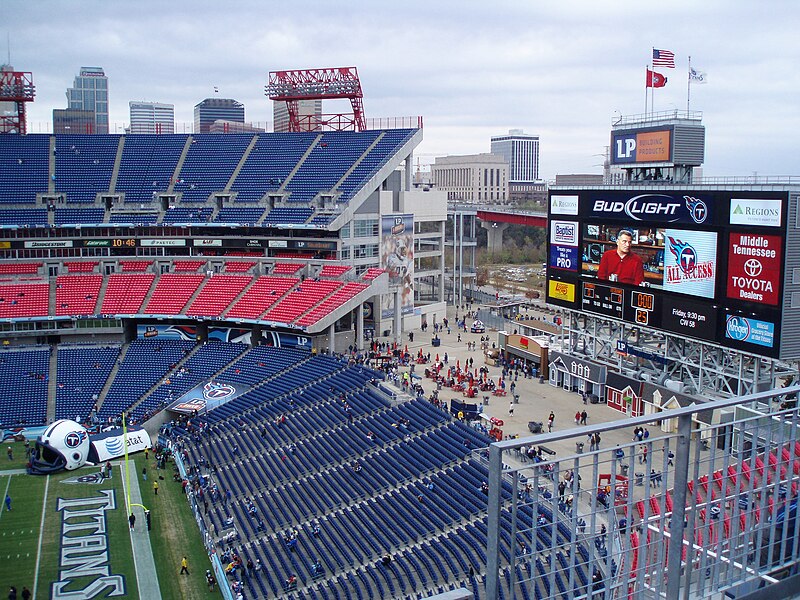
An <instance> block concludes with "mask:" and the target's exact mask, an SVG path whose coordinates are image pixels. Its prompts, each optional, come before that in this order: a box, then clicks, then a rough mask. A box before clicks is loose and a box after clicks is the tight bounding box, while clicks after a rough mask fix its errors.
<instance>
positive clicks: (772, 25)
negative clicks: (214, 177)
mask: <svg viewBox="0 0 800 600" xmlns="http://www.w3.org/2000/svg"><path fill="white" fill-rule="evenodd" d="M798 13H800V5H796V3H794V2H790V1H782V0H781V1H776V2H771V3H770V4H769V10H766V9H765V7H763V6H761V5H758V4H756V3H750V2H745V1H743V0H732V1H729V2H722V1H720V0H712V1H710V2H705V3H702V4H700V3H695V2H689V1H685V0H675V1H673V2H671V3H669V4H663V3H660V4H659V3H641V2H634V1H632V0H625V1H622V2H600V1H595V2H590V1H588V0H564V1H561V2H558V3H551V2H547V3H545V2H523V1H512V0H501V1H500V2H494V3H487V2H476V1H462V2H455V1H453V0H444V1H441V2H427V3H425V2H420V1H418V0H409V1H407V2H404V3H383V2H370V1H368V0H351V1H349V2H333V1H329V2H322V1H318V2H312V1H310V0H300V1H295V2H291V3H274V2H260V1H255V0H252V1H247V2H241V1H239V2H228V3H219V2H216V1H215V2H212V1H210V0H196V1H194V2H182V1H178V2H175V1H173V2H165V1H163V0H162V1H160V2H156V1H154V0H140V1H137V2H107V1H101V0H38V1H37V0H5V1H4V2H3V3H2V4H0V23H3V24H4V25H5V28H6V30H7V31H8V33H9V34H10V38H11V54H12V56H11V59H12V61H11V62H12V64H14V66H15V67H16V68H18V69H20V70H26V71H32V72H33V74H34V80H35V82H36V87H37V99H36V102H34V103H33V105H32V106H31V107H30V110H29V122H30V125H31V129H32V130H33V131H37V130H43V129H44V128H46V127H49V122H50V120H51V117H52V109H53V108H63V107H64V106H65V103H66V100H65V96H64V92H65V90H66V88H67V87H68V86H69V85H71V84H72V80H73V78H74V76H75V75H76V74H77V72H78V70H79V68H80V67H81V66H102V67H103V68H104V69H105V71H106V74H107V75H108V76H109V79H110V84H109V85H110V98H111V119H112V121H113V122H115V123H119V124H120V125H122V124H123V123H127V121H128V101H130V100H141V99H145V100H153V101H160V102H169V103H174V104H175V111H176V120H177V121H179V122H186V123H190V122H191V121H192V109H193V106H194V105H195V104H196V103H197V102H199V101H200V100H202V99H203V98H205V97H208V96H210V95H213V88H214V86H218V87H219V89H220V95H221V96H224V97H232V98H236V99H237V100H239V101H241V102H243V103H245V105H246V111H247V112H246V116H247V119H248V120H251V121H261V122H263V121H271V114H272V109H271V105H270V103H269V101H268V100H267V99H266V98H265V97H264V94H263V87H264V84H265V83H266V80H267V76H268V72H269V71H271V70H276V69H292V68H310V67H327V66H350V65H355V66H357V67H358V69H359V74H360V75H361V78H362V83H363V86H364V92H365V99H364V105H365V109H366V112H367V116H369V117H380V116H398V115H422V116H423V117H424V119H425V132H424V141H423V143H422V144H421V145H420V147H419V148H418V150H419V154H420V156H421V160H423V161H429V160H431V159H432V157H433V156H436V155H444V154H466V153H473V152H485V151H488V149H489V137H490V136H491V135H495V134H499V133H504V132H505V131H506V130H507V129H509V128H522V129H524V130H526V131H527V132H529V133H538V134H539V135H540V136H541V143H542V151H541V164H542V173H543V175H544V176H546V177H553V176H554V175H555V174H557V173H569V172H598V170H599V168H598V167H597V166H596V165H597V164H599V163H600V162H601V159H600V158H599V157H597V156H595V155H596V154H599V153H601V152H603V149H604V147H605V146H606V145H607V144H608V139H609V131H610V123H611V120H612V117H613V115H614V114H615V113H614V111H620V112H622V113H623V114H635V113H641V112H643V110H644V77H645V73H644V71H645V66H646V64H647V63H648V59H649V54H650V49H651V47H653V46H656V47H659V48H666V49H670V50H672V51H674V52H675V54H676V66H677V68H676V69H664V70H663V71H662V72H663V73H664V74H665V75H667V77H668V78H669V82H668V84H667V87H666V88H663V89H660V90H657V91H656V95H655V102H654V106H655V109H656V110H685V109H686V93H687V75H686V67H687V59H688V55H689V54H691V55H692V60H693V65H695V66H696V67H698V68H700V69H702V70H705V71H707V72H708V74H709V81H710V82H709V84H708V85H704V86H693V88H692V106H691V108H692V109H693V110H700V111H703V113H704V123H705V125H706V128H707V152H706V165H705V173H706V174H708V175H742V174H750V173H752V172H753V171H758V172H759V173H762V174H790V173H791V172H792V170H793V169H794V160H793V158H794V156H795V152H794V144H793V141H794V140H793V139H790V137H793V136H792V132H794V131H797V125H798V120H799V119H800V117H798V116H796V114H795V110H794V103H793V102H792V101H791V100H792V99H793V98H795V97H797V92H798V89H800V75H797V71H796V68H795V63H796V59H797V50H796V42H795V39H796V33H795V31H794V24H795V23H796V22H797V20H798V19H797V17H798ZM3 54H5V53H3Z"/></svg>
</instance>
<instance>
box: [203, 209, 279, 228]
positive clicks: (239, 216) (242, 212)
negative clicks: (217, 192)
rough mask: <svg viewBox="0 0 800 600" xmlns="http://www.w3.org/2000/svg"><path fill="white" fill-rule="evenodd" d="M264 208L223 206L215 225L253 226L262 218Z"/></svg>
mask: <svg viewBox="0 0 800 600" xmlns="http://www.w3.org/2000/svg"><path fill="white" fill-rule="evenodd" d="M266 210H267V209H266V208H263V207H259V208H245V207H241V206H225V207H223V208H221V209H220V210H219V213H217V218H216V219H214V222H215V223H248V224H250V225H255V224H256V223H258V222H259V221H260V220H261V217H262V216H264V212H265V211H266Z"/></svg>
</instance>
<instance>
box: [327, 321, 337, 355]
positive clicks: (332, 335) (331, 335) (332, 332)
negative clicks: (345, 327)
mask: <svg viewBox="0 0 800 600" xmlns="http://www.w3.org/2000/svg"><path fill="white" fill-rule="evenodd" d="M328 352H330V353H331V354H333V353H334V352H336V323H331V324H330V325H329V326H328Z"/></svg>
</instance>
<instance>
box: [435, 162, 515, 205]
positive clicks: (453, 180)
mask: <svg viewBox="0 0 800 600" xmlns="http://www.w3.org/2000/svg"><path fill="white" fill-rule="evenodd" d="M431 180H432V181H433V184H434V185H435V186H436V189H438V190H439V191H442V192H446V193H447V199H448V200H452V201H454V202H467V203H472V204H498V203H505V202H507V201H508V165H507V163H506V161H505V159H504V158H503V157H502V156H500V155H496V154H487V153H484V154H469V155H464V156H440V157H437V158H436V159H435V161H434V163H433V164H432V165H431Z"/></svg>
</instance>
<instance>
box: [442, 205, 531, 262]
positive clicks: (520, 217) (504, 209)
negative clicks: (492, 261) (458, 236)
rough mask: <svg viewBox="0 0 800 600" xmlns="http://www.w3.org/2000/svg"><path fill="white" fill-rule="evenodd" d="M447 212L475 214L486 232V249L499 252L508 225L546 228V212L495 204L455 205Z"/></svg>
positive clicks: (450, 206) (449, 206)
mask: <svg viewBox="0 0 800 600" xmlns="http://www.w3.org/2000/svg"><path fill="white" fill-rule="evenodd" d="M447 209H448V212H450V213H454V212H459V211H469V212H473V211H474V212H475V214H476V215H477V217H478V219H479V220H480V222H481V227H483V228H484V229H486V231H487V232H488V249H489V251H490V252H499V251H500V250H501V249H502V247H503V232H504V231H505V230H506V229H508V226H509V225H526V226H528V227H547V212H545V211H533V210H523V209H518V208H514V207H511V206H507V205H503V204H497V205H486V204H480V205H477V204H456V203H451V204H449V205H448V207H447Z"/></svg>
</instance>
